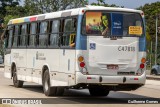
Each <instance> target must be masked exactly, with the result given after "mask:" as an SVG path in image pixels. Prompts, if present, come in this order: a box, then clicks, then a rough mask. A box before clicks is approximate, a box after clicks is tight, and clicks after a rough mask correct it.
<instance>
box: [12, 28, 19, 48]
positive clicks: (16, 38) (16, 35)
mask: <svg viewBox="0 0 160 107" xmlns="http://www.w3.org/2000/svg"><path fill="white" fill-rule="evenodd" d="M18 34H19V26H18V25H16V26H15V28H14V37H13V47H17V43H18Z"/></svg>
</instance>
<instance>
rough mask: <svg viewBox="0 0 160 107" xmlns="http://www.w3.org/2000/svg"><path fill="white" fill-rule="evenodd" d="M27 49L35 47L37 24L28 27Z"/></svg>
mask: <svg viewBox="0 0 160 107" xmlns="http://www.w3.org/2000/svg"><path fill="white" fill-rule="evenodd" d="M29 27H30V28H29V29H30V32H29V47H35V46H36V34H37V23H31V24H30V25H29Z"/></svg>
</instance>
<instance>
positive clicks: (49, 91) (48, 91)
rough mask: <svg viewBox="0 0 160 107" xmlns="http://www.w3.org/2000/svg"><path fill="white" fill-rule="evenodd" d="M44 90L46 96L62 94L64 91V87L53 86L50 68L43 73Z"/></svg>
mask: <svg viewBox="0 0 160 107" xmlns="http://www.w3.org/2000/svg"><path fill="white" fill-rule="evenodd" d="M43 90H44V94H45V95H46V96H61V95H63V93H64V87H51V85H50V77H49V71H48V70H46V71H45V72H44V75H43Z"/></svg>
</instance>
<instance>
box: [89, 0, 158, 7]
mask: <svg viewBox="0 0 160 107" xmlns="http://www.w3.org/2000/svg"><path fill="white" fill-rule="evenodd" d="M96 1H97V0H89V3H92V2H96ZM157 1H160V0H105V2H106V3H107V4H116V5H118V6H124V7H125V8H137V7H140V6H143V5H145V4H146V3H153V2H157Z"/></svg>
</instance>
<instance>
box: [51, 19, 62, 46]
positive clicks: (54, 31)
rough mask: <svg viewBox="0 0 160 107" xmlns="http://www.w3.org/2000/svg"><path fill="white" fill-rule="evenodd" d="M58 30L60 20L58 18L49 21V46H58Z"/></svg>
mask: <svg viewBox="0 0 160 107" xmlns="http://www.w3.org/2000/svg"><path fill="white" fill-rule="evenodd" d="M59 30H60V21H59V20H53V21H51V28H50V37H49V45H50V46H58V42H59Z"/></svg>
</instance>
